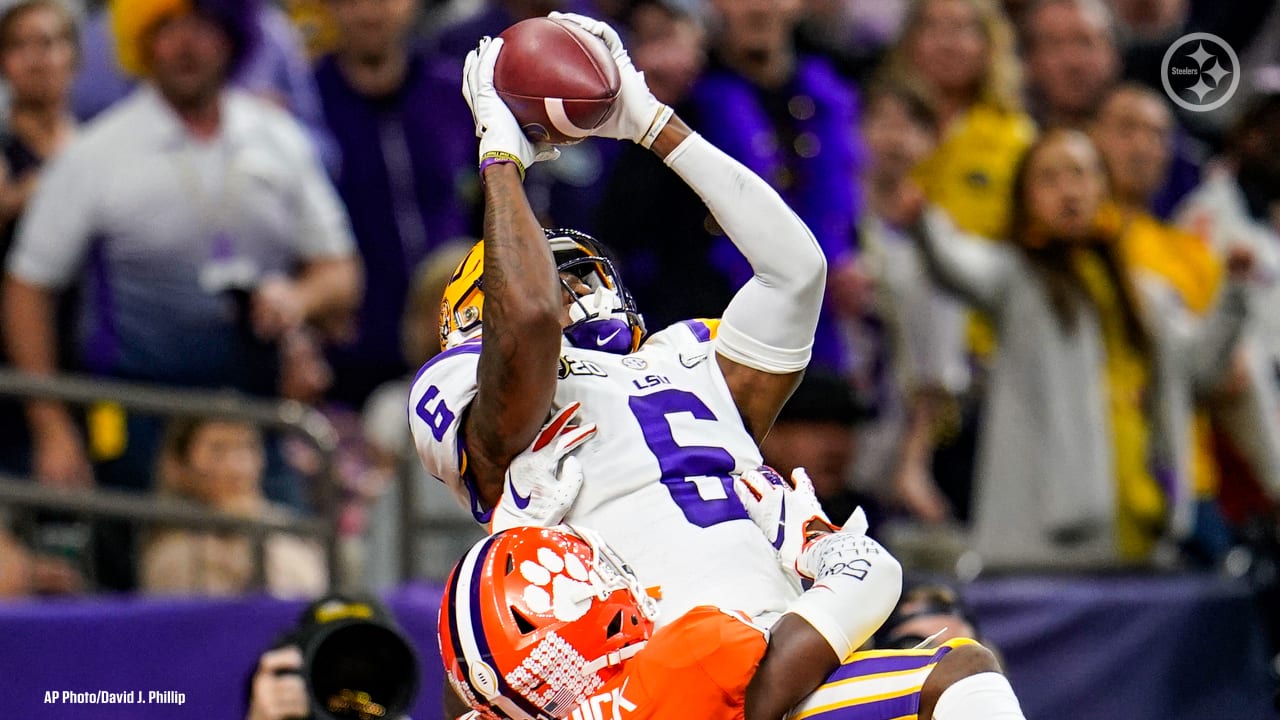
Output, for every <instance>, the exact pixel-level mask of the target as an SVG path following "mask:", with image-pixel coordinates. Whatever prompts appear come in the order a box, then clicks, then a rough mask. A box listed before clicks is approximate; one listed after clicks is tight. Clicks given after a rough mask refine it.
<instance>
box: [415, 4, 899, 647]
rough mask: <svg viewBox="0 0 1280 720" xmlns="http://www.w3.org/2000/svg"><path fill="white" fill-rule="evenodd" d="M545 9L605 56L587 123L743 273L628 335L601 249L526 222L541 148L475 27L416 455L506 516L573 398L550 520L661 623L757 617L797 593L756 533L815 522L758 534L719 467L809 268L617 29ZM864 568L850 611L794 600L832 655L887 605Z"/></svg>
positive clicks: (809, 313)
mask: <svg viewBox="0 0 1280 720" xmlns="http://www.w3.org/2000/svg"><path fill="white" fill-rule="evenodd" d="M553 17H558V18H561V19H563V20H565V21H568V22H574V23H577V24H578V25H580V26H582V27H583V28H584V29H586V30H587V31H588V32H591V33H592V34H595V35H597V36H598V37H600V38H601V40H602V41H603V42H605V44H606V45H607V46H608V47H609V49H610V52H611V53H612V55H613V57H614V59H615V61H616V63H617V65H618V69H619V73H620V76H621V91H620V93H619V96H618V99H617V101H616V105H615V107H614V110H613V113H612V115H611V116H610V118H609V119H608V120H607V121H606V123H605V124H604V125H603V126H602V127H601V128H600V129H599V130H597V131H596V134H597V135H601V136H605V137H610V138H617V139H622V140H627V141H630V142H636V143H639V144H641V145H643V146H645V147H647V148H649V149H651V150H652V151H653V152H654V153H656V154H657V155H658V156H660V157H661V158H662V159H663V161H664V162H665V163H666V164H667V165H668V166H669V167H670V168H671V169H672V170H673V171H674V172H675V173H676V174H677V175H679V176H680V177H681V178H683V179H684V181H685V182H687V183H688V184H689V185H690V186H691V187H692V188H693V189H694V190H695V191H697V192H698V193H699V194H700V195H701V197H702V198H703V200H704V201H705V203H706V205H707V207H708V209H709V210H710V212H711V213H712V215H713V216H714V217H715V219H716V221H717V223H718V224H719V226H720V227H721V228H723V230H724V231H725V232H726V233H727V235H728V236H729V237H730V238H731V239H732V240H733V242H734V243H735V244H736V245H737V247H738V248H739V249H740V250H741V251H742V253H743V255H744V256H745V257H746V258H747V260H748V261H749V262H750V263H751V266H752V268H753V270H754V276H753V277H752V278H751V280H750V281H748V282H747V283H746V284H745V285H744V286H743V287H742V288H741V289H740V290H739V291H738V292H737V293H736V295H735V296H734V297H733V299H732V301H731V302H730V304H729V306H728V307H727V308H725V310H724V312H723V313H722V316H721V318H720V319H718V320H690V321H686V322H681V323H677V324H676V325H674V326H672V327H669V328H666V329H664V330H661V331H659V332H654V333H649V332H648V331H647V329H646V328H645V326H644V324H643V321H642V319H641V316H640V314H639V312H638V311H637V308H636V307H635V305H634V303H633V302H632V299H631V297H630V295H629V294H628V293H627V290H626V287H625V285H624V284H623V283H622V279H621V277H620V275H619V273H618V269H617V268H616V267H615V266H614V264H613V262H612V261H611V260H610V258H609V256H608V253H607V252H606V251H605V250H604V248H603V247H602V246H601V244H600V243H598V242H597V241H596V240H594V239H592V238H590V237H588V236H586V235H584V234H582V233H579V232H574V231H572V230H546V231H544V230H543V229H542V228H541V227H540V226H539V225H538V222H537V220H536V218H535V217H534V214H533V212H532V210H531V209H530V206H529V202H528V199H527V198H526V196H525V194H524V190H523V187H522V185H521V180H522V177H523V174H524V171H525V169H526V168H527V167H528V166H529V165H530V164H532V163H534V162H535V161H537V160H539V159H546V158H549V157H552V156H554V154H555V151H554V149H553V148H549V147H542V146H534V145H533V144H532V143H531V142H530V141H529V140H528V139H527V138H526V137H525V135H524V133H523V132H522V131H521V129H520V126H519V124H518V122H517V121H516V119H515V118H514V116H513V115H512V114H511V111H510V110H509V109H508V108H507V107H506V105H504V104H503V102H502V101H501V99H499V97H498V95H497V93H496V91H495V90H494V87H493V68H494V64H495V63H496V61H497V58H498V56H499V53H500V52H501V50H502V40H501V39H493V40H490V39H487V38H486V39H485V40H484V41H482V42H481V44H480V46H479V48H477V50H475V51H473V52H472V53H471V54H470V55H469V56H468V58H467V62H466V66H465V72H464V75H465V77H464V83H463V85H464V95H465V96H466V98H467V101H468V102H469V104H470V106H471V109H472V112H473V114H474V116H475V120H476V127H477V132H478V134H479V136H480V163H479V164H480V173H481V178H482V180H483V184H484V192H485V202H486V205H485V231H484V240H483V242H481V243H479V244H477V245H476V246H475V247H474V248H473V249H472V251H471V252H470V254H469V255H468V256H467V257H466V258H465V259H464V260H463V261H462V263H461V264H460V265H459V266H458V269H457V271H456V273H455V274H454V277H453V280H452V281H451V282H450V284H449V285H448V287H447V289H446V292H445V297H444V301H443V304H442V317H441V335H442V338H441V340H442V345H443V347H444V351H443V352H441V353H440V354H439V355H438V356H436V358H434V359H433V360H432V361H431V362H430V363H428V364H427V365H426V366H424V367H423V368H422V370H421V371H420V372H419V374H418V377H417V378H416V379H415V381H414V383H413V387H412V390H411V393H410V397H409V417H410V423H411V424H412V427H413V434H414V438H415V442H416V445H417V449H418V453H419V456H420V458H421V460H422V462H423V464H424V466H425V467H426V469H427V471H428V472H430V473H432V474H433V475H435V476H436V477H437V478H439V479H440V480H441V481H442V482H444V483H446V484H448V485H449V486H450V487H451V488H453V489H454V490H455V491H456V492H457V493H458V495H459V496H460V499H461V500H462V501H463V502H464V503H467V504H469V505H470V506H471V508H472V510H473V511H474V513H475V515H476V517H477V519H478V520H480V521H481V522H491V521H493V520H494V514H493V512H494V508H495V506H497V505H499V503H500V502H501V503H503V504H504V507H507V508H508V509H511V508H514V510H516V511H523V512H526V513H527V512H528V511H529V510H531V509H533V508H537V507H541V506H542V505H543V503H544V501H545V500H546V498H545V497H543V496H542V491H543V490H544V489H539V488H536V487H530V486H528V485H524V484H522V481H521V480H520V477H519V474H512V475H511V476H508V475H507V474H506V471H507V469H508V467H509V465H510V464H511V463H512V461H513V459H514V458H516V457H517V456H518V455H519V454H520V453H521V452H522V451H523V450H524V449H525V448H526V447H528V446H529V445H530V444H531V442H532V441H533V440H534V438H535V436H536V435H537V433H538V431H539V428H540V427H541V426H542V425H543V424H544V423H545V422H546V421H547V418H548V417H549V416H551V415H552V414H553V412H559V414H558V415H557V417H558V418H560V419H562V420H567V419H568V416H567V415H565V414H564V413H563V411H564V410H565V409H567V408H574V407H577V408H579V409H578V410H577V412H578V416H579V421H580V422H581V423H582V424H583V426H584V427H587V426H591V427H594V428H596V437H595V439H594V440H593V441H592V443H590V444H589V445H586V446H582V447H580V448H579V449H578V450H577V451H576V455H577V459H578V460H579V461H580V465H581V470H582V473H583V475H584V480H583V482H582V484H581V488H580V490H578V489H575V492H573V493H566V494H564V496H565V498H567V499H568V502H569V503H571V505H569V506H568V507H567V515H565V519H566V520H567V521H568V522H571V523H574V524H580V525H583V526H587V527H592V528H596V529H597V530H598V531H599V532H601V533H602V534H603V535H604V537H605V539H606V540H607V541H608V542H609V543H610V545H612V546H613V547H615V548H617V549H618V551H619V552H621V553H623V554H624V555H625V556H626V557H627V558H628V560H629V562H630V563H632V565H634V566H635V568H636V569H637V571H638V572H639V573H640V575H641V576H642V577H645V578H649V579H652V580H653V581H654V582H656V583H658V588H657V590H656V592H660V593H661V597H662V604H663V618H666V619H674V618H676V617H679V616H680V615H682V614H683V613H684V612H686V611H688V610H689V609H691V608H693V607H695V606H697V605H712V606H716V607H731V608H735V609H739V610H741V611H743V612H746V613H747V614H748V615H749V616H750V617H752V618H753V619H755V620H756V621H758V622H763V623H768V622H770V621H771V620H772V619H776V618H777V617H778V616H779V615H780V614H781V613H782V612H783V611H784V610H786V609H787V608H788V606H789V604H790V603H791V601H792V600H794V599H795V598H796V597H797V596H798V595H799V587H800V586H799V582H798V579H797V578H796V577H795V574H794V572H793V571H789V570H788V568H790V567H791V564H792V563H790V562H788V561H787V560H786V559H785V558H784V562H783V563H781V565H780V564H779V562H778V553H777V552H776V551H775V544H776V545H778V546H787V545H791V546H794V545H795V544H797V543H798V536H799V535H800V534H801V533H802V532H803V527H804V521H806V520H808V519H809V518H810V517H811V516H814V515H816V513H808V512H806V513H800V512H798V511H796V512H791V513H790V514H789V515H786V516H785V517H783V516H781V515H779V517H777V518H776V519H775V522H774V523H773V524H772V526H769V525H768V524H767V523H766V527H765V530H766V532H765V533H762V532H761V531H760V528H759V527H757V525H756V522H755V521H753V519H752V516H751V514H750V513H749V512H748V509H747V507H746V506H745V505H744V502H743V499H742V497H744V496H745V495H744V493H743V490H744V486H743V485H742V484H740V483H738V482H737V481H736V478H738V477H739V476H741V475H742V474H743V473H747V472H749V471H752V470H754V469H756V468H758V467H759V466H760V465H761V457H760V452H759V450H758V448H757V443H758V441H759V440H760V439H761V438H763V437H764V435H765V433H767V432H768V430H769V427H770V426H771V424H772V423H773V420H774V417H775V415H776V414H777V412H778V410H779V408H780V407H781V406H782V404H783V402H784V401H785V400H786V399H787V397H788V396H789V395H790V393H791V391H792V390H793V389H794V387H795V385H796V384H797V382H798V381H799V378H800V375H801V373H802V372H803V370H804V368H805V366H806V365H807V363H808V360H809V356H810V349H811V346H812V342H813V334H814V328H815V326H816V324H817V319H818V313H819V310H820V307H821V305H822V296H823V288H824V284H825V277H826V261H825V259H824V257H823V254H822V251H821V249H820V248H819V246H818V243H817V242H816V241H815V239H814V237H813V235H812V234H811V233H810V232H809V230H808V228H807V227H806V226H805V225H804V223H803V222H801V220H800V219H799V218H798V217H797V216H796V214H795V213H794V212H793V211H792V210H791V209H790V208H789V207H788V206H787V205H786V204H785V203H784V202H783V200H782V199H781V198H780V197H779V196H778V194H777V193H776V192H774V191H773V190H772V189H771V188H770V187H769V186H768V184H767V183H765V182H764V181H763V180H762V179H760V178H759V177H757V176H756V175H754V174H753V173H752V172H751V171H749V170H748V169H747V168H745V167H744V166H743V165H741V164H740V163H738V162H736V161H734V160H733V159H731V158H730V157H729V156H728V155H726V154H725V153H723V152H721V151H720V150H718V149H716V148H715V147H713V146H712V145H710V144H709V143H708V142H707V141H706V140H704V139H703V138H702V137H701V136H699V135H698V134H697V133H694V132H693V131H692V130H690V129H689V128H688V126H686V125H685V124H684V123H683V122H682V121H681V120H680V119H679V118H677V117H675V116H674V115H673V113H672V111H671V109H670V108H669V107H666V106H664V105H662V104H661V103H659V102H658V101H657V100H656V99H655V98H654V97H653V95H652V94H651V93H650V92H649V90H648V88H647V87H646V86H645V83H644V77H643V75H642V74H641V73H640V72H639V71H637V70H636V69H635V68H634V67H633V65H632V64H631V61H630V59H629V58H628V56H627V52H626V50H625V49H624V48H623V46H622V43H621V41H620V40H619V38H618V36H617V33H615V32H614V31H613V30H612V29H611V28H609V27H608V26H607V25H605V24H604V23H601V22H598V21H595V20H591V19H589V18H585V17H582V16H577V15H559V14H553ZM672 292H679V288H672ZM570 414H571V413H570ZM562 499H563V498H562ZM753 499H754V496H753V497H752V498H751V500H753ZM751 500H749V501H748V504H749V503H750V502H751ZM565 504H568V503H565ZM563 510H564V508H563V507H561V508H560V511H561V512H563ZM516 514H519V513H516ZM543 519H544V520H545V519H546V518H545V517H544V518H543ZM558 520H559V518H554V519H552V522H555V521H558ZM782 520H785V521H786V522H782V523H780V522H778V521H782ZM534 524H539V523H537V522H535V523H534ZM542 524H545V523H542ZM779 527H781V528H783V532H782V533H781V534H780V533H779ZM771 541H775V542H771ZM794 555H795V553H794V552H791V553H790V557H791V559H794ZM877 560H878V564H879V567H873V568H870V569H869V572H868V573H867V575H866V577H865V579H864V580H863V581H862V582H861V585H862V586H863V587H864V589H865V591H866V594H865V596H864V601H863V602H860V603H857V604H855V605H853V606H850V607H840V606H836V605H829V606H824V605H823V603H820V602H814V603H812V607H811V608H810V610H809V615H808V616H806V617H807V618H808V619H809V620H810V621H811V622H810V624H811V625H814V626H815V627H819V628H821V629H823V631H824V634H826V635H829V637H830V638H831V645H832V649H833V652H834V653H835V655H836V657H837V658H842V657H845V656H846V655H847V654H848V652H850V651H851V650H853V649H854V648H856V647H857V646H858V644H860V643H861V642H862V640H860V639H858V638H862V639H865V638H866V637H869V636H870V634H871V632H873V631H874V629H875V628H876V627H878V626H879V625H880V623H882V622H883V621H884V619H885V618H886V617H887V616H888V614H889V612H890V611H891V610H892V608H893V605H894V604H895V603H896V601H897V597H898V593H899V592H900V586H901V569H900V568H899V567H898V566H897V563H896V562H895V561H893V559H892V558H891V557H889V556H888V555H887V553H882V554H881V555H880V556H878V558H877ZM661 621H662V619H660V620H659V622H660V623H661ZM855 640H856V642H855Z"/></svg>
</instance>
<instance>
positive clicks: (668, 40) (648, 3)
mask: <svg viewBox="0 0 1280 720" xmlns="http://www.w3.org/2000/svg"><path fill="white" fill-rule="evenodd" d="M686 4H690V3H687V2H686V3H681V2H680V1H679V0H632V2H631V3H630V10H629V12H628V13H627V15H626V16H625V17H624V22H625V25H626V27H627V28H628V29H629V30H630V37H628V38H627V47H629V48H631V50H630V54H631V60H632V62H634V63H635V66H636V67H638V68H642V69H643V71H644V79H645V82H647V83H648V84H649V89H650V90H651V91H652V92H653V94H654V97H656V98H658V100H660V101H661V102H663V103H666V104H667V105H673V106H674V105H678V104H680V103H681V102H683V101H684V99H685V98H686V97H688V95H689V92H690V91H691V90H693V86H694V83H696V82H697V81H698V78H699V77H701V75H702V68H703V66H704V65H705V64H706V56H707V50H706V41H707V31H706V28H705V27H704V26H703V24H702V18H701V15H699V14H697V13H695V12H692V11H690V10H688V9H687V8H685V7H683V5H686Z"/></svg>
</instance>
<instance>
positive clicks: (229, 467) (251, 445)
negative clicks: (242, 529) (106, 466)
mask: <svg viewBox="0 0 1280 720" xmlns="http://www.w3.org/2000/svg"><path fill="white" fill-rule="evenodd" d="M265 464H266V459H265V455H264V452H263V447H262V436H261V435H260V434H259V433H258V431H257V430H256V429H255V428H254V427H253V426H252V425H248V424H244V423H235V422H226V421H220V420H177V421H174V422H172V423H171V424H170V425H169V428H168V430H167V432H166V434H165V438H164V444H163V447H162V449H161V452H160V457H159V467H158V471H157V474H158V476H159V491H160V493H161V494H163V495H168V496H172V497H178V498H183V499H187V500H191V501H193V502H196V503H199V504H200V505H203V506H205V507H208V508H210V509H212V510H217V511H220V512H224V513H229V514H232V515H240V516H243V517H247V518H257V519H266V518H276V519H286V518H287V517H288V513H287V511H286V510H284V509H283V508H280V507H277V506H273V505H271V504H270V503H269V502H267V500H266V498H265V497H264V496H263V494H262V473H263V470H264V468H265ZM264 554H265V558H264V562H265V563H266V566H265V568H264V571H263V577H264V578H265V579H266V588H265V590H267V591H268V592H270V593H272V594H273V595H278V596H314V595H318V594H319V593H321V592H323V591H324V588H325V582H326V578H325V569H324V554H323V551H322V549H321V548H320V547H319V546H318V545H317V544H316V543H314V542H312V541H307V540H302V539H300V538H297V537H294V536H290V535H283V534H274V535H271V536H268V537H267V539H266V546H265V549H264ZM141 555H142V568H141V572H140V575H141V585H142V588H143V589H144V590H147V591H149V592H154V593H166V594H197V595H237V594H241V593H245V592H248V591H250V590H254V589H255V588H253V587H252V580H253V577H254V568H253V562H254V550H253V541H252V539H251V538H250V537H249V536H248V535H247V534H239V533H219V532H201V531H195V530H175V529H158V530H155V531H154V532H152V533H151V535H150V537H148V538H147V539H146V540H145V541H144V542H143V546H142V553H141Z"/></svg>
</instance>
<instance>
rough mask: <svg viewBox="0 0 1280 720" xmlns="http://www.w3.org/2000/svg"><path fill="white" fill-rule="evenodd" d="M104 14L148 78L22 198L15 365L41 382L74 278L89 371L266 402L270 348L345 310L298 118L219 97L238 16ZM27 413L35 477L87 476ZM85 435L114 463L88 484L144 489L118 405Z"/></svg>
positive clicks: (148, 436) (347, 293)
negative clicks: (58, 310)
mask: <svg viewBox="0 0 1280 720" xmlns="http://www.w3.org/2000/svg"><path fill="white" fill-rule="evenodd" d="M122 2H125V0H122ZM117 9H118V10H120V13H119V14H118V15H117V16H116V17H117V18H119V19H121V23H120V26H119V27H118V28H117V29H118V30H119V32H120V34H121V38H120V40H121V41H120V43H119V47H120V49H121V51H122V56H121V60H122V64H123V65H125V66H126V67H127V68H128V69H129V70H130V71H131V72H134V73H138V74H139V75H142V76H145V77H146V78H147V82H146V83H144V84H143V85H142V86H140V87H139V88H138V89H137V90H135V91H134V92H133V94H132V95H130V96H129V98H128V99H127V100H126V101H124V102H122V103H121V104H120V105H118V106H116V107H115V108H113V109H112V110H111V111H109V112H108V113H106V114H104V115H103V116H102V117H101V118H99V119H98V120H96V121H95V122H93V123H92V124H90V125H89V126H88V127H87V128H86V129H85V131H84V134H83V135H81V136H80V137H79V138H78V139H77V140H76V141H75V142H73V143H72V144H71V145H70V146H69V147H68V148H67V149H66V150H65V151H64V152H63V153H62V154H61V155H60V156H59V157H58V158H57V159H56V161H55V162H54V163H53V164H52V165H51V166H50V168H49V170H48V172H47V174H46V175H45V177H44V178H43V179H42V181H41V184H40V186H39V189H38V190H37V192H36V194H35V196H34V197H33V198H32V202H31V208H30V210H29V212H28V214H27V217H26V218H25V221H24V223H23V225H22V226H21V228H20V230H19V233H18V238H17V242H16V245H15V248H14V251H13V253H12V255H11V257H10V258H9V262H8V277H7V279H6V283H5V311H6V313H5V314H6V317H5V322H6V325H5V328H6V331H5V335H6V337H7V338H8V339H9V343H10V346H9V351H10V353H11V355H12V356H13V358H14V363H15V365H17V366H18V367H19V368H21V369H23V370H26V371H28V372H32V373H37V374H49V373H51V372H53V371H54V370H55V369H56V368H57V367H58V357H57V352H56V347H55V342H54V332H53V329H54V323H53V307H54V301H55V298H56V297H57V294H58V292H59V291H61V290H62V289H63V288H65V287H67V286H68V285H69V284H71V283H73V282H75V281H76V280H77V279H78V278H81V277H83V278H84V279H85V281H86V283H87V286H86V288H85V292H84V302H83V303H82V313H83V315H82V321H81V328H80V334H79V335H80V336H79V350H80V354H81V358H80V359H81V361H82V364H83V365H84V367H85V368H86V369H88V370H89V371H90V372H92V373H95V374H99V375H104V376H107V377H115V378H125V379H130V380H137V381H143V382H155V383H164V384H170V385H178V386H185V387H230V388H234V389H237V390H240V391H243V392H249V393H254V394H259V395H272V394H274V393H275V392H276V391H277V365H278V363H277V348H276V345H275V342H276V341H277V340H278V339H279V338H281V337H283V336H285V335H288V334H290V333H292V332H295V331H297V330H299V329H300V328H301V327H302V326H303V325H304V323H307V322H309V321H317V322H319V321H328V322H330V323H335V322H337V321H338V319H340V318H343V317H346V316H347V314H349V313H350V312H351V311H352V310H353V309H354V307H355V305H356V303H357V302H358V301H359V296H360V281H359V276H358V269H357V264H356V261H355V260H354V258H353V256H352V252H353V251H352V243H351V237H350V230H349V228H348V225H347V220H346V216H345V214H344V213H343V211H342V208H341V205H340V204H339V202H338V198H337V196H336V194H335V193H334V191H333V188H332V186H331V185H330V184H329V183H328V180H327V179H326V178H325V177H324V171H323V169H322V168H321V167H320V164H319V161H318V159H317V158H316V156H315V152H314V150H313V149H312V147H311V145H310V144H309V142H308V140H307V137H306V135H305V134H304V133H303V132H302V130H301V128H300V127H299V126H298V124H297V123H296V122H295V121H293V120H292V119H291V118H289V117H288V116H287V115H285V114H284V113H283V112H282V111H280V110H279V109H277V108H275V107H274V106H272V105H270V104H268V103H266V102H265V101H262V100H259V99H257V98H254V97H251V96H248V95H245V94H243V93H241V92H239V91H235V90H229V89H224V80H225V78H226V76H227V73H228V72H229V71H230V70H231V69H232V68H233V67H235V66H236V65H237V64H238V62H239V61H240V60H241V59H242V58H243V56H244V55H245V53H247V52H248V51H249V50H250V48H251V46H250V45H249V44H248V43H249V41H250V38H251V33H249V31H248V30H247V27H246V25H245V24H244V17H243V16H242V15H238V14H237V10H238V8H237V6H235V5H234V4H233V3H232V2H231V1H230V0H207V1H206V2H202V3H200V4H198V5H196V6H194V7H191V6H184V5H181V4H177V5H164V4H161V3H156V2H148V1H145V0H142V1H139V2H137V3H136V4H124V5H120V6H118V8H117ZM86 264H87V265H88V266H87V267H86ZM18 338H21V342H19V341H18ZM28 417H29V419H30V421H31V424H32V428H33V431H34V439H35V459H34V469H35V473H36V474H37V475H38V476H39V477H41V478H43V479H44V480H46V481H48V482H54V483H58V484H62V485H76V484H84V483H86V482H88V481H89V479H90V471H89V467H88V463H87V461H86V455H85V450H84V443H83V441H82V440H81V437H80V433H79V430H78V429H77V428H76V427H75V424H74V423H73V422H72V419H71V416H70V415H69V414H68V412H67V410H66V409H65V408H64V407H62V406H61V405H59V404H56V403H47V402H32V403H29V405H28ZM97 425H98V426H100V427H98V428H97V429H98V430H103V431H104V432H106V431H109V433H110V434H111V435H112V436H113V437H114V438H115V441H113V442H111V443H106V442H105V441H104V444H108V445H116V446H117V447H116V448H115V452H117V453H123V454H121V455H120V456H119V457H117V458H115V459H114V460H113V461H112V462H111V463H109V464H107V465H103V466H100V467H99V471H100V479H102V481H103V482H104V484H107V485H115V486H121V487H133V488H142V487H146V486H147V485H148V484H149V478H150V475H151V473H150V470H151V462H152V458H154V457H155V451H156V441H157V440H158V437H159V430H160V428H159V426H158V423H157V422H156V421H154V420H153V419H150V418H138V417H135V416H130V417H129V419H128V424H127V426H125V425H124V421H123V419H122V418H120V417H119V413H118V412H116V413H115V414H114V415H111V416H109V417H102V418H99V419H98V422H97ZM94 431H95V429H94V428H91V433H92V432H94ZM125 437H127V446H126V447H124V448H123V449H122V448H120V447H118V446H119V445H125V441H124V438H125ZM91 439H93V440H94V442H95V444H96V443H97V442H98V438H91Z"/></svg>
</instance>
